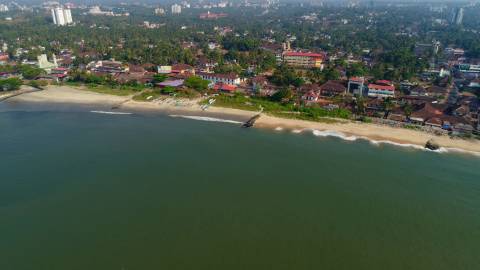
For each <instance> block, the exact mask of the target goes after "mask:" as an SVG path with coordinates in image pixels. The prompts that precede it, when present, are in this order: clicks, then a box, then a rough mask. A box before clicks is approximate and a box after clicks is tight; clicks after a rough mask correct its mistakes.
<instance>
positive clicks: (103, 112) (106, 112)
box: [90, 111, 132, 115]
mask: <svg viewBox="0 0 480 270" xmlns="http://www.w3.org/2000/svg"><path fill="white" fill-rule="evenodd" d="M90 112H91V113H101V114H119V115H125V114H132V113H129V112H109V111H90Z"/></svg>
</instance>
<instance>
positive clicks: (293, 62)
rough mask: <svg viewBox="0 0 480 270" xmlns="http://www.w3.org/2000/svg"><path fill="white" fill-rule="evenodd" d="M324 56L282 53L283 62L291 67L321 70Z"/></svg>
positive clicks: (318, 54)
mask: <svg viewBox="0 0 480 270" xmlns="http://www.w3.org/2000/svg"><path fill="white" fill-rule="evenodd" d="M324 58H325V56H324V55H323V54H320V53H304V52H291V51H286V52H284V53H283V62H285V63H286V64H287V65H288V66H291V67H300V68H320V69H323V60H324Z"/></svg>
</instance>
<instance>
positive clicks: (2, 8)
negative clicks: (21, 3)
mask: <svg viewBox="0 0 480 270" xmlns="http://www.w3.org/2000/svg"><path fill="white" fill-rule="evenodd" d="M7 11H8V6H7V5H4V4H0V12H7Z"/></svg>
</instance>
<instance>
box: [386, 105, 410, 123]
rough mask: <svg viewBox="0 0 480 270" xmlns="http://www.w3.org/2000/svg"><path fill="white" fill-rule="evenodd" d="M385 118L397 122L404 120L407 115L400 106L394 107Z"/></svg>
mask: <svg viewBox="0 0 480 270" xmlns="http://www.w3.org/2000/svg"><path fill="white" fill-rule="evenodd" d="M387 119H389V120H392V121H397V122H405V121H406V120H407V116H406V115H405V111H404V110H403V109H402V108H395V109H393V110H392V111H391V112H389V113H388V116H387Z"/></svg>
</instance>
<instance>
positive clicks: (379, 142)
mask: <svg viewBox="0 0 480 270" xmlns="http://www.w3.org/2000/svg"><path fill="white" fill-rule="evenodd" d="M302 131H303V130H294V131H293V132H294V133H300V132H302ZM312 133H313V135H315V136H318V137H335V138H340V139H342V140H346V141H356V140H358V139H362V140H365V141H368V142H369V143H371V144H373V145H377V146H379V145H382V144H389V145H393V146H397V147H405V148H412V149H416V150H422V151H428V152H435V153H449V152H457V153H464V154H471V155H475V156H478V157H480V153H479V152H475V151H468V150H463V149H459V148H446V147H440V148H439V149H437V150H430V149H427V148H425V147H424V146H422V145H417V144H409V143H398V142H393V141H388V140H373V139H370V138H368V137H362V136H359V137H357V136H348V135H346V134H344V133H342V132H338V131H332V130H325V131H321V130H315V129H314V130H312Z"/></svg>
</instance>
